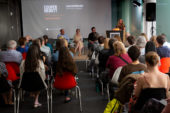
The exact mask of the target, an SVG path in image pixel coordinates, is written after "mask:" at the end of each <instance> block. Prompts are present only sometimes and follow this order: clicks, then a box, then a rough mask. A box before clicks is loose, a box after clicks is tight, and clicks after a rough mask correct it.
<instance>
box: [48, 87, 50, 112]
mask: <svg viewBox="0 0 170 113" xmlns="http://www.w3.org/2000/svg"><path fill="white" fill-rule="evenodd" d="M47 106H48V113H50V104H49V91H48V89H47Z"/></svg>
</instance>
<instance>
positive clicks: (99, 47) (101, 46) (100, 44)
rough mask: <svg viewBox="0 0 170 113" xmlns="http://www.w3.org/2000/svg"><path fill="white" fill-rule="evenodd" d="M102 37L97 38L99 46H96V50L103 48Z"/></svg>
mask: <svg viewBox="0 0 170 113" xmlns="http://www.w3.org/2000/svg"><path fill="white" fill-rule="evenodd" d="M104 39H105V38H104V37H103V36H99V38H98V42H99V46H98V51H101V50H103V49H104Z"/></svg>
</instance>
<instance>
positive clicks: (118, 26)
mask: <svg viewBox="0 0 170 113" xmlns="http://www.w3.org/2000/svg"><path fill="white" fill-rule="evenodd" d="M116 28H119V29H120V30H122V31H123V30H125V24H124V22H123V20H122V19H120V20H119V21H118V23H117V26H116Z"/></svg>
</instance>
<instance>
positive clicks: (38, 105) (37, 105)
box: [34, 103, 42, 108]
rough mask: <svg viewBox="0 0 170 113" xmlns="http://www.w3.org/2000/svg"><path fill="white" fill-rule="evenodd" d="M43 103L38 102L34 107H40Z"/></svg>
mask: <svg viewBox="0 0 170 113" xmlns="http://www.w3.org/2000/svg"><path fill="white" fill-rule="evenodd" d="M41 106H42V104H40V103H38V104H34V108H38V107H41Z"/></svg>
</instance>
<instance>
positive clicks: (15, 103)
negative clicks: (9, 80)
mask: <svg viewBox="0 0 170 113" xmlns="http://www.w3.org/2000/svg"><path fill="white" fill-rule="evenodd" d="M13 93H14V113H16V112H17V111H16V109H17V108H16V106H17V102H16V91H15V89H13Z"/></svg>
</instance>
